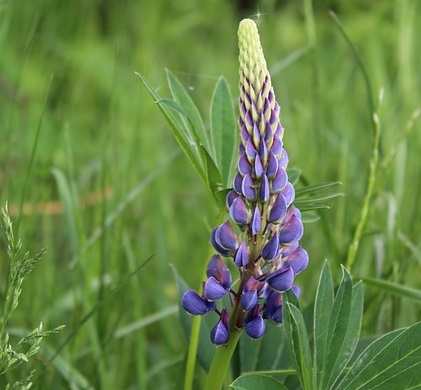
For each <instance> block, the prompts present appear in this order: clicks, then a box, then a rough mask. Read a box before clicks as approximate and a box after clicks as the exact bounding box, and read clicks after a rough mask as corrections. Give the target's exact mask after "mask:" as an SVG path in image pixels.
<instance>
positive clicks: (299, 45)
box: [0, 0, 421, 389]
mask: <svg viewBox="0 0 421 390" xmlns="http://www.w3.org/2000/svg"><path fill="white" fill-rule="evenodd" d="M330 9H332V10H334V11H335V12H336V13H337V15H338V17H339V18H340V20H341V21H342V23H343V25H344V27H345V29H346V31H347V32H348V34H349V36H350V38H351V39H352V40H353V42H354V43H355V45H356V47H357V48H358V50H359V53H360V55H361V58H362V60H363V62H364V64H365V65H366V67H367V71H368V75H369V78H370V82H371V85H372V90H373V95H374V99H375V103H376V105H377V101H378V95H379V93H380V90H383V96H384V99H383V104H382V105H381V108H380V109H379V115H380V121H381V131H382V139H381V155H380V166H379V173H378V181H377V185H376V188H375V194H374V199H373V202H372V207H371V208H370V214H369V220H368V226H367V229H366V232H365V234H364V237H363V240H362V243H361V247H360V250H359V252H358V255H357V263H356V267H355V270H354V276H355V277H358V276H372V277H381V278H384V279H389V280H391V281H394V282H398V283H402V284H404V285H407V286H412V287H415V288H421V279H420V277H419V275H420V272H421V246H420V238H419V237H420V233H421V218H420V217H421V209H420V207H419V199H420V196H421V177H420V174H421V172H420V161H419V156H420V153H421V136H420V134H419V133H420V130H421V125H420V122H419V121H417V115H419V114H420V110H421V100H420V97H421V74H420V69H421V56H420V54H419V53H421V40H420V39H419V37H420V36H421V4H420V3H419V2H417V1H416V0H396V1H392V0H384V1H380V0H379V1H375V2H374V1H373V2H367V1H346V2H345V1H342V2H341V1H335V0H331V1H315V2H314V4H313V5H312V4H311V2H310V1H304V2H303V1H280V0H279V1H276V0H262V1H252V0H249V1H244V0H243V1H240V0H237V1H232V2H230V1H222V0H210V1H200V2H199V1H195V0H182V1H171V2H170V1H166V0H154V1H146V0H143V1H134V0H124V1H122V0H120V1H117V0H96V1H94V0H91V1H87V0H73V1H69V2H66V1H59V0H36V1H32V2H29V1H23V0H10V1H7V0H2V1H0V136H1V137H0V200H1V203H2V204H4V203H5V202H6V200H7V201H8V203H9V208H10V211H11V213H12V214H14V215H15V216H16V215H17V214H18V211H19V204H20V202H21V198H22V194H23V191H24V182H25V177H26V175H27V173H28V166H29V164H30V159H31V151H32V149H33V146H34V141H35V137H36V134H37V129H38V128H40V133H39V140H38V146H37V150H36V154H35V160H34V164H33V167H32V170H31V174H30V178H29V181H28V185H27V187H26V191H24V195H25V199H24V206H23V217H22V219H21V223H20V232H21V235H22V238H23V240H24V242H25V244H26V246H27V247H29V248H31V250H34V251H35V250H38V249H40V248H46V249H47V254H46V256H45V258H44V260H43V261H42V263H41V264H40V265H39V266H38V267H37V268H36V270H35V271H34V272H33V273H32V274H31V276H30V277H29V278H28V279H27V280H26V282H25V284H24V292H23V296H22V304H21V306H20V308H19V311H18V312H17V315H16V316H15V319H14V323H13V325H14V326H16V328H20V329H32V328H33V327H34V326H36V325H37V324H38V322H39V321H40V320H42V321H43V322H44V323H45V325H46V326H47V327H50V328H51V327H55V326H58V325H61V324H65V325H66V329H65V330H64V331H62V332H61V333H60V334H59V335H55V336H51V337H50V338H49V339H48V340H47V342H46V344H45V348H44V349H43V350H42V351H41V353H40V355H39V356H38V358H37V361H36V362H35V364H34V367H35V368H36V369H37V374H36V386H35V387H36V388H40V389H67V388H72V389H76V388H95V389H129V388H130V389H146V388H157V389H178V388H181V386H182V385H181V384H182V379H183V368H184V357H185V353H186V348H187V341H186V339H185V338H184V335H183V333H182V331H181V328H180V327H179V325H178V322H177V318H176V317H177V314H176V310H177V308H176V306H175V305H176V304H177V293H176V288H175V283H174V281H173V276H172V272H171V268H170V266H169V264H174V266H175V267H176V268H177V269H178V271H179V273H180V274H181V275H182V276H183V277H184V278H185V279H186V280H187V281H188V282H189V284H190V285H192V286H194V287H197V286H198V285H199V283H200V275H201V270H202V268H203V264H204V263H205V262H206V260H207V256H208V251H209V244H208V237H209V230H210V227H211V226H212V225H213V224H214V223H215V221H216V215H217V210H216V209H215V208H214V204H213V201H212V199H211V197H210V196H209V194H208V193H207V192H206V190H205V188H204V186H203V185H202V182H201V181H200V179H199V178H198V177H197V175H196V174H195V173H194V172H193V171H192V169H191V167H190V165H189V163H188V162H187V160H186V159H185V158H184V157H183V156H182V155H181V154H180V153H177V151H178V147H177V145H176V143H175V141H174V139H173V138H172V136H171V133H170V131H169V129H168V127H167V125H166V123H165V121H164V119H163V118H162V117H161V115H160V113H159V111H158V109H157V107H156V106H155V105H154V102H153V101H152V100H151V98H150V97H149V95H148V94H147V92H146V91H145V88H144V87H143V85H142V84H141V82H140V81H139V79H138V78H137V77H136V76H135V74H134V72H135V71H137V72H139V73H141V74H142V75H143V76H144V77H145V78H146V79H147V80H148V82H149V83H150V84H151V85H152V86H153V87H154V88H155V89H156V90H157V91H158V92H159V94H161V95H163V96H168V95H169V91H168V89H167V86H166V80H165V68H169V69H170V70H172V71H173V73H174V74H176V75H177V77H178V78H179V79H180V80H181V81H182V82H183V83H184V84H185V85H186V86H187V87H188V89H189V91H190V92H191V94H192V97H193V98H194V100H195V101H196V103H197V104H198V106H199V107H200V109H201V111H202V114H203V118H204V120H205V123H206V124H207V125H209V119H208V117H209V103H210V98H211V95H212V90H213V88H214V85H215V83H216V81H217V78H218V76H219V75H221V74H223V75H224V76H225V77H226V79H227V80H228V81H229V83H230V84H231V89H232V92H233V95H234V96H237V83H238V77H237V72H238V70H237V68H238V64H237V42H236V38H237V36H236V30H237V25H238V22H239V21H240V20H241V18H242V17H252V18H254V19H256V20H257V21H258V23H259V28H260V33H261V38H262V43H263V47H264V49H265V53H266V56H267V61H268V64H269V66H270V67H271V70H272V77H273V84H274V85H275V89H276V92H277V96H278V99H279V101H280V104H281V107H282V112H281V115H282V117H281V120H282V122H283V124H284V126H285V128H286V135H285V143H286V146H287V148H288V151H289V154H290V158H291V164H292V166H295V167H298V168H300V169H301V170H302V171H303V175H304V176H305V178H306V179H307V180H308V182H309V183H312V184H318V183H324V182H328V181H336V180H339V181H341V182H342V183H343V185H342V191H343V192H344V193H345V196H344V197H342V198H339V199H337V200H335V201H334V202H332V208H331V210H327V211H325V210H324V211H323V212H322V220H321V221H319V222H316V223H312V224H308V225H306V232H305V236H304V246H305V247H306V248H307V250H308V252H309V253H310V258H311V265H310V267H309V269H308V270H307V272H305V273H304V274H303V275H302V276H300V277H299V278H298V284H299V285H301V286H305V289H303V293H304V296H303V302H304V304H306V303H309V302H311V301H312V299H313V297H314V291H315V283H316V281H317V276H318V272H319V269H320V266H321V264H322V261H323V259H324V258H327V259H329V260H330V261H331V264H333V265H334V267H335V268H338V267H339V264H340V263H341V262H344V260H345V256H346V251H347V247H348V244H349V242H350V240H351V238H352V233H353V230H354V228H355V225H356V223H357V221H358V217H359V212H360V208H361V203H362V199H363V196H364V191H365V187H366V180H367V172H368V161H369V157H370V153H371V151H370V150H371V146H372V130H371V124H370V111H369V107H368V104H367V93H366V89H365V85H364V83H363V79H362V76H361V72H360V71H359V69H358V67H357V64H356V61H355V58H354V57H353V56H352V53H351V51H350V49H349V46H347V44H346V42H345V41H344V39H343V37H342V36H341V35H340V33H339V31H338V29H337V27H336V26H335V24H334V23H333V21H332V19H331V18H330V17H329V13H328V11H329V10H330ZM313 22H314V24H313ZM417 110H418V111H417ZM1 249H4V247H1ZM151 256H152V257H151ZM149 257H151V259H150V261H149V262H148V263H147V265H145V266H144V267H143V268H142V269H141V270H140V271H139V272H138V273H137V274H136V275H135V276H133V277H131V278H128V275H129V274H130V272H131V271H133V270H134V269H136V267H138V266H139V265H140V264H142V263H143V262H144V261H145V260H146V259H148V258H149ZM0 260H1V261H0V272H1V274H4V272H3V271H4V270H5V267H6V263H5V260H6V259H5V256H4V251H3V250H2V252H1V255H0ZM3 260H4V261H3ZM1 270H3V271H1ZM4 282H5V281H4V279H0V287H1V286H4ZM115 286H123V287H122V288H119V289H118V290H117V291H114V290H113V288H115ZM113 291H114V292H113ZM99 303H100V304H99ZM95 305H97V306H95ZM93 307H96V311H95V312H94V313H93V315H92V316H90V317H89V318H88V319H87V318H86V315H87V314H88V313H89V312H90V310H91V309H92V308H93ZM365 311H366V315H365V322H364V328H363V329H364V334H366V335H368V334H377V333H379V332H381V331H386V330H389V329H392V328H396V327H399V326H403V325H407V324H410V323H412V322H414V321H415V320H417V319H418V320H419V319H420V318H421V310H420V307H419V305H418V306H417V305H416V304H415V303H413V302H411V301H406V300H401V299H397V298H391V297H390V296H387V295H384V294H383V293H380V292H379V291H376V290H372V289H367V300H366V306H365ZM86 319H87V321H86V322H83V323H81V321H84V320H86ZM67 337H71V338H69V339H67ZM66 340H68V342H67V341H66ZM63 344H65V345H64V347H62V348H61V347H60V346H61V345H63ZM58 348H60V350H58ZM55 351H58V352H59V355H58V356H57V357H56V358H55V359H54V360H53V361H51V357H52V356H54V354H55V353H56V352H55ZM26 372H27V371H24V369H23V368H17V369H15V370H13V371H12V372H11V374H10V375H9V379H12V378H20V377H23V376H25V373H26ZM197 375H198V378H197V380H198V382H197V383H200V377H201V375H202V373H201V371H200V368H199V369H198V371H197ZM5 380H6V378H2V379H0V385H1V386H2V387H3V386H4V383H5V382H4V381H5ZM197 386H199V385H197Z"/></svg>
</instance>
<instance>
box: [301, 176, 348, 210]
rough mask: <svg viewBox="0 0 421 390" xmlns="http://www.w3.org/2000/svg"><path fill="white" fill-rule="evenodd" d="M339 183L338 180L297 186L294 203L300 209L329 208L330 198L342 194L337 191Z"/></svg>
mask: <svg viewBox="0 0 421 390" xmlns="http://www.w3.org/2000/svg"><path fill="white" fill-rule="evenodd" d="M340 185H341V183H340V182H330V183H325V184H317V185H308V186H305V187H299V188H297V190H296V191H295V201H294V204H295V205H296V206H297V207H298V208H299V209H300V210H301V211H310V210H319V209H329V208H330V205H329V202H330V201H331V200H333V199H335V198H338V197H340V196H343V195H344V194H343V193H342V192H338V186H340Z"/></svg>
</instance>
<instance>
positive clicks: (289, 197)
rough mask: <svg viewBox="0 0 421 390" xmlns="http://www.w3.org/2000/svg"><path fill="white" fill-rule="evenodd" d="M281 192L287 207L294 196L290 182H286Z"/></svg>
mask: <svg viewBox="0 0 421 390" xmlns="http://www.w3.org/2000/svg"><path fill="white" fill-rule="evenodd" d="M281 194H282V196H283V197H284V199H285V203H286V205H287V207H289V206H290V205H291V204H292V202H293V201H294V198H295V190H294V186H293V185H292V184H291V183H290V182H288V183H287V184H286V186H285V188H284V189H283V190H282V191H281Z"/></svg>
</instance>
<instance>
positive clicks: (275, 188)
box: [182, 19, 308, 345]
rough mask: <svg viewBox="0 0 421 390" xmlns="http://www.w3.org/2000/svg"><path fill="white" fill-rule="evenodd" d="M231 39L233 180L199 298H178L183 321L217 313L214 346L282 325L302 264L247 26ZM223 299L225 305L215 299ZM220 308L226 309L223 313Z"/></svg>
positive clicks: (269, 98)
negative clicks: (239, 331)
mask: <svg viewBox="0 0 421 390" xmlns="http://www.w3.org/2000/svg"><path fill="white" fill-rule="evenodd" d="M238 39H239V49H240V55H239V59H240V102H239V112H240V116H239V121H238V125H239V131H240V135H241V143H240V147H239V157H238V171H237V175H236V177H235V179H234V182H233V189H232V190H231V191H230V192H229V193H228V195H227V199H226V204H227V209H228V211H229V216H230V220H227V221H225V222H224V223H223V224H222V225H220V226H218V227H216V228H215V229H214V230H213V231H212V234H211V238H210V242H211V244H212V246H213V247H214V249H215V251H216V252H217V254H215V255H214V256H213V257H212V258H211V260H210V262H209V266H208V271H207V277H208V278H207V280H206V281H205V282H204V285H203V293H202V294H201V295H199V294H198V293H196V292H195V291H192V290H189V291H187V292H186V293H185V294H184V296H183V299H182V304H183V306H184V308H185V310H186V311H187V312H189V313H190V314H193V315H204V314H207V313H209V312H210V311H212V310H214V311H216V312H217V313H218V315H219V320H218V322H217V323H216V324H215V326H214V328H213V329H212V332H211V340H212V342H213V343H214V344H216V345H221V344H225V343H227V342H228V340H229V337H230V332H231V330H232V329H233V328H235V327H236V328H244V329H245V331H246V333H247V334H248V335H249V336H250V337H252V338H253V339H257V338H260V337H262V336H263V334H264V332H265V328H266V326H265V321H266V320H271V321H274V322H275V323H280V322H282V294H283V293H284V292H286V291H288V290H292V291H293V292H294V294H295V295H297V296H299V294H300V289H299V287H298V286H296V285H295V284H294V279H295V277H296V276H297V275H298V274H299V273H300V272H302V271H304V270H305V269H306V267H307V265H308V254H307V252H306V251H305V250H304V249H303V248H302V247H301V246H300V244H299V241H300V239H301V237H302V235H303V223H302V220H301V213H300V211H299V210H298V209H297V208H295V207H294V205H293V202H294V194H295V193H294V188H293V186H292V184H291V183H290V182H289V181H288V175H287V170H286V168H287V164H288V155H287V152H286V150H285V148H284V145H283V142H282V138H283V134H284V128H283V127H282V125H281V123H280V121H279V114H280V107H279V104H278V102H277V101H276V98H275V93H274V90H273V87H272V83H271V78H270V75H269V72H268V69H267V66H266V61H265V58H264V56H263V51H262V47H261V44H260V39H259V34H258V31H257V27H256V24H255V23H254V22H253V21H252V20H250V19H245V20H243V21H242V22H241V23H240V27H239V30H238ZM230 258H231V259H232V261H233V262H234V264H235V265H236V267H237V269H238V271H239V276H240V278H239V283H238V285H237V286H238V287H237V289H236V291H234V290H233V289H232V287H233V286H232V278H231V273H230V271H229V269H228V267H227V265H226V263H225V262H226V261H230V260H228V259H230ZM228 295H231V299H225V300H223V298H224V297H226V296H228ZM223 302H225V303H228V304H229V303H231V306H230V307H223V306H224V304H223Z"/></svg>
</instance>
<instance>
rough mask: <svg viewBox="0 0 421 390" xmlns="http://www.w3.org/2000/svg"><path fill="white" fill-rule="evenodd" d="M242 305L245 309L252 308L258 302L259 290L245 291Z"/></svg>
mask: <svg viewBox="0 0 421 390" xmlns="http://www.w3.org/2000/svg"><path fill="white" fill-rule="evenodd" d="M240 303H241V307H242V308H243V309H244V310H250V309H251V308H253V307H254V306H256V304H257V291H255V290H251V291H243V293H242V294H241V301H240Z"/></svg>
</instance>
